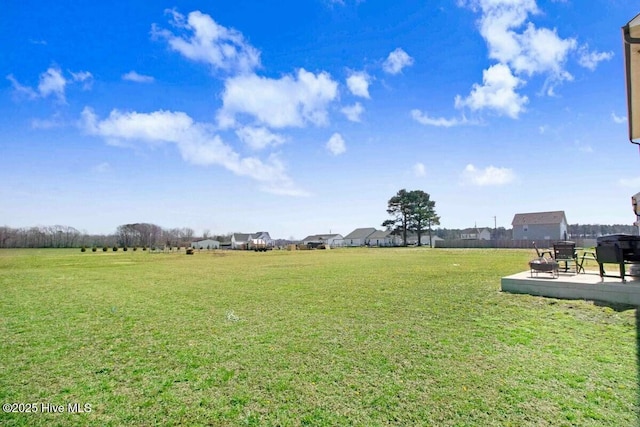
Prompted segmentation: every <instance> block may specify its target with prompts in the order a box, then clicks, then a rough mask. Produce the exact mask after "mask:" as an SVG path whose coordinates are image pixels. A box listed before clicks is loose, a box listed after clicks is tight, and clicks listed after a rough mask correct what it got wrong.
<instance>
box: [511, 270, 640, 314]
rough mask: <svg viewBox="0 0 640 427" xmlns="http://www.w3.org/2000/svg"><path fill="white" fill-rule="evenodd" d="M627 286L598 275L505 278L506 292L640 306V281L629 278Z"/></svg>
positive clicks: (520, 275) (594, 273)
mask: <svg viewBox="0 0 640 427" xmlns="http://www.w3.org/2000/svg"><path fill="white" fill-rule="evenodd" d="M626 279H627V281H626V283H623V282H622V279H620V278H615V277H605V278H604V280H603V279H601V278H600V275H599V274H598V272H597V271H589V270H587V271H586V272H585V273H582V274H567V273H560V276H559V277H558V278H555V279H554V278H552V277H551V275H550V274H548V273H539V274H538V275H537V276H536V275H535V274H534V275H533V277H531V272H530V271H529V270H527V271H524V272H522V273H516V274H512V275H511V276H506V277H503V278H502V280H501V289H502V291H503V292H511V293H516V294H529V295H537V296H543V297H551V298H561V299H583V300H590V301H604V302H609V303H616V304H630V305H635V306H640V280H639V278H633V277H627V278H626Z"/></svg>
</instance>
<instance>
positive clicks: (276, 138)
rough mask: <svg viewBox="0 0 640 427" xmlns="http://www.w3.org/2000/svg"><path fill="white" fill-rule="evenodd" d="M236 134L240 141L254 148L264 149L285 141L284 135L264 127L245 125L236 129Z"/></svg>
mask: <svg viewBox="0 0 640 427" xmlns="http://www.w3.org/2000/svg"><path fill="white" fill-rule="evenodd" d="M236 135H238V138H240V141H242V142H243V143H245V144H247V145H248V146H249V147H251V148H252V149H254V150H262V149H263V148H266V147H269V146H272V147H275V146H277V145H280V144H283V143H284V142H285V138H284V137H282V136H281V135H277V134H275V133H272V132H270V131H269V129H267V128H264V127H251V126H245V127H242V128H240V129H238V130H236Z"/></svg>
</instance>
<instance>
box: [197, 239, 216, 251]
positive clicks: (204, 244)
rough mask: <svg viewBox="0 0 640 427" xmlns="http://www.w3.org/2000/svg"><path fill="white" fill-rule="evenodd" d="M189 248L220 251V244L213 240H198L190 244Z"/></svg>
mask: <svg viewBox="0 0 640 427" xmlns="http://www.w3.org/2000/svg"><path fill="white" fill-rule="evenodd" d="M191 247H192V248H193V249H220V242H219V241H218V240H213V239H205V240H199V241H197V242H192V243H191Z"/></svg>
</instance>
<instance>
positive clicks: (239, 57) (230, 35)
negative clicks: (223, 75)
mask: <svg viewBox="0 0 640 427" xmlns="http://www.w3.org/2000/svg"><path fill="white" fill-rule="evenodd" d="M168 13H170V14H171V15H172V17H173V19H172V20H171V21H170V23H171V25H172V26H173V27H174V28H175V29H176V30H177V31H182V33H183V34H179V35H176V34H174V33H172V32H171V31H169V30H163V29H160V28H158V26H156V25H155V24H154V25H153V26H152V29H151V33H152V35H153V36H154V37H159V38H164V39H166V40H167V42H168V43H169V46H170V47H171V49H173V50H175V51H176V52H179V53H180V54H182V55H183V56H185V57H186V58H189V59H191V60H193V61H198V62H204V63H206V64H209V65H211V66H212V67H214V68H215V69H220V70H224V71H227V72H239V73H246V72H250V71H252V70H254V69H255V68H257V67H259V66H260V52H259V51H258V50H257V49H256V48H254V47H253V46H251V45H250V44H249V43H248V42H247V41H246V40H245V39H244V36H243V35H242V33H241V32H239V31H237V30H234V29H233V28H226V27H224V26H222V25H220V24H218V23H217V22H216V21H214V20H213V19H212V18H211V16H209V15H207V14H204V13H202V12H200V11H194V12H191V13H189V16H188V17H187V18H186V20H185V17H184V15H182V14H180V13H178V12H176V11H175V10H169V11H168Z"/></svg>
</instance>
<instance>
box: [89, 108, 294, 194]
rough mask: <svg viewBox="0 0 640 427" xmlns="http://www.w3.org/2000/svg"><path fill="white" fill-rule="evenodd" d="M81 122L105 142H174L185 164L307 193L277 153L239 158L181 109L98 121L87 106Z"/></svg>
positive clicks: (115, 115) (278, 191)
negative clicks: (211, 167) (216, 167)
mask: <svg viewBox="0 0 640 427" xmlns="http://www.w3.org/2000/svg"><path fill="white" fill-rule="evenodd" d="M81 124H82V126H83V127H84V129H85V130H86V131H87V132H88V133H90V134H92V135H97V136H100V137H103V138H105V139H106V140H107V141H108V142H117V141H120V140H125V141H129V142H133V143H136V142H142V143H145V144H147V145H150V146H157V145H162V144H174V145H175V146H176V147H177V149H178V151H179V152H180V154H181V156H182V158H183V160H185V161H186V162H188V163H191V164H195V165H219V166H222V167H224V168H226V169H227V170H229V171H231V172H233V173H234V174H236V175H239V176H246V177H249V178H252V179H254V180H256V181H258V182H259V183H260V184H261V188H262V189H263V190H265V191H267V192H271V193H276V194H287V195H296V196H300V195H306V193H305V192H304V191H302V190H300V189H299V188H297V187H296V185H295V184H294V183H293V181H292V180H291V178H290V177H289V176H288V175H287V173H286V171H285V167H284V165H283V164H282V162H281V161H280V160H279V159H278V158H277V157H276V156H274V155H271V156H270V157H269V158H268V159H267V161H266V162H265V161H262V160H260V159H258V158H256V157H244V158H243V157H240V155H239V154H238V153H236V152H235V151H234V150H233V149H232V148H231V147H230V146H228V145H227V144H225V143H224V142H223V141H222V139H221V138H220V137H219V136H218V135H216V134H214V133H213V129H212V127H211V126H209V125H206V124H201V123H196V122H194V121H193V119H192V118H191V117H189V116H188V115H187V114H185V113H183V112H173V111H162V110H160V111H155V112H152V113H137V112H126V113H123V112H120V111H118V110H113V111H112V112H111V113H110V114H109V117H108V118H106V119H104V120H100V119H99V118H98V117H97V116H96V114H95V113H94V112H93V111H92V110H91V109H90V108H85V109H84V110H83V111H82V121H81Z"/></svg>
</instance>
